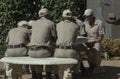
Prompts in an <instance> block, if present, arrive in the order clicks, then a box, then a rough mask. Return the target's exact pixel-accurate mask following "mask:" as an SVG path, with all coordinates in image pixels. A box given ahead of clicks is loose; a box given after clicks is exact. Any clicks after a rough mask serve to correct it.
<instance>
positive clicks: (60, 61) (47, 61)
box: [0, 57, 78, 79]
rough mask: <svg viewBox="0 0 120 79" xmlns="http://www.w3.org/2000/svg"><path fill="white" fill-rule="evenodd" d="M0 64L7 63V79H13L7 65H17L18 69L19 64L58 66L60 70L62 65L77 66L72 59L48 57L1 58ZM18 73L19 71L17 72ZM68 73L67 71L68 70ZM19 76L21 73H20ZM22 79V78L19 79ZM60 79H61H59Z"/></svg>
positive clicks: (75, 61)
mask: <svg viewBox="0 0 120 79" xmlns="http://www.w3.org/2000/svg"><path fill="white" fill-rule="evenodd" d="M0 62H3V63H7V65H6V75H7V76H8V79H13V77H12V75H11V72H12V70H13V69H11V68H9V64H15V65H16V64H17V66H15V67H16V68H17V69H19V64H22V65H23V64H29V65H60V66H61V69H60V70H62V69H63V68H62V67H64V65H69V64H77V63H78V61H77V60H76V59H73V58H56V57H49V58H31V57H3V58H1V60H0ZM18 71H19V70H18ZM68 71H69V70H68ZM20 74H21V73H20ZM19 79H22V78H19ZM60 79H62V77H61V78H60Z"/></svg>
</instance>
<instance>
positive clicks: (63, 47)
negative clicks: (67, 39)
mask: <svg viewBox="0 0 120 79" xmlns="http://www.w3.org/2000/svg"><path fill="white" fill-rule="evenodd" d="M56 48H58V49H74V46H56Z"/></svg>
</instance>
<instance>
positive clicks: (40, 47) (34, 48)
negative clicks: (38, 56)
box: [29, 46, 49, 51]
mask: <svg viewBox="0 0 120 79" xmlns="http://www.w3.org/2000/svg"><path fill="white" fill-rule="evenodd" d="M29 49H30V50H32V51H35V50H42V49H47V50H49V48H48V47H47V46H30V47H29Z"/></svg>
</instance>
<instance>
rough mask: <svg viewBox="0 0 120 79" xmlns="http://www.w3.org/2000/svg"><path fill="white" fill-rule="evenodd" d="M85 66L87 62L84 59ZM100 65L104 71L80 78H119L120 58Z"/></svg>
mask: <svg viewBox="0 0 120 79" xmlns="http://www.w3.org/2000/svg"><path fill="white" fill-rule="evenodd" d="M84 64H85V66H86V67H87V66H88V64H87V62H86V61H84ZM101 66H102V67H103V68H104V69H105V71H106V72H104V73H98V74H94V75H92V76H91V77H81V78H80V79H120V60H109V61H105V60H103V61H102V63H101ZM2 73H3V63H0V79H3V74H2ZM30 77H31V74H28V75H23V79H28V78H30Z"/></svg>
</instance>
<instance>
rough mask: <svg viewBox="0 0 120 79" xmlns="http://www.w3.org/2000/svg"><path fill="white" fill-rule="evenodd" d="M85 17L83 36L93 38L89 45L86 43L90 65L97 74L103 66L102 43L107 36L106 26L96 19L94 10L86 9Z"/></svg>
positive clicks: (89, 40)
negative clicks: (101, 65)
mask: <svg viewBox="0 0 120 79" xmlns="http://www.w3.org/2000/svg"><path fill="white" fill-rule="evenodd" d="M83 17H84V18H85V21H84V25H85V27H84V30H85V32H84V33H83V34H85V35H87V37H88V38H91V39H88V43H86V45H87V48H89V49H88V50H89V52H87V55H88V63H89V66H90V70H92V71H94V72H97V71H99V69H100V64H101V53H100V49H101V44H100V43H101V40H102V39H103V37H104V34H105V30H104V25H103V22H102V21H101V20H98V19H96V18H95V16H94V12H93V10H92V9H86V10H85V12H84V14H83Z"/></svg>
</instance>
